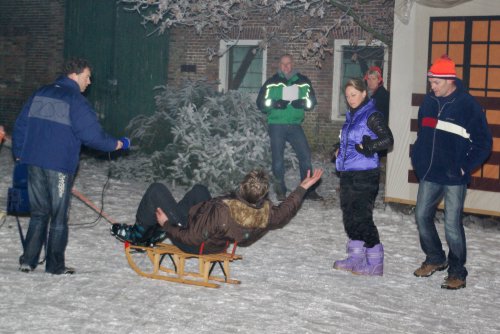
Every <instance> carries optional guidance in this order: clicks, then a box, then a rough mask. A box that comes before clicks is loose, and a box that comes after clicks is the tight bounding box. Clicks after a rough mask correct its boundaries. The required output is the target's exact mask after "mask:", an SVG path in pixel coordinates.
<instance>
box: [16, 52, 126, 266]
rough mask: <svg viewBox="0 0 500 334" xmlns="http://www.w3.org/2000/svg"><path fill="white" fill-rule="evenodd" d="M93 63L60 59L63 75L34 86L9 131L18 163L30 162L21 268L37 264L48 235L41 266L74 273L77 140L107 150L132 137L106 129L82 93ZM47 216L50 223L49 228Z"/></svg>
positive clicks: (120, 146) (122, 146)
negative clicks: (69, 259)
mask: <svg viewBox="0 0 500 334" xmlns="http://www.w3.org/2000/svg"><path fill="white" fill-rule="evenodd" d="M90 76H91V67H90V64H89V63H88V62H87V61H86V60H84V59H71V60H69V61H67V62H66V63H65V64H64V75H62V76H60V77H59V78H58V79H57V80H56V81H55V82H54V83H53V84H51V85H48V86H44V87H42V88H40V89H39V90H37V91H36V92H35V93H34V94H33V95H32V96H31V97H30V99H29V100H28V102H27V103H26V104H25V105H24V107H23V109H22V111H21V114H20V115H19V117H18V118H17V120H16V123H15V126H14V132H13V154H14V158H15V159H16V163H22V164H27V165H28V193H29V200H30V211H31V220H30V223H29V227H28V232H27V235H26V241H25V245H24V253H23V255H22V256H21V258H20V264H21V266H20V268H19V269H20V270H21V271H23V272H30V271H32V270H34V269H35V268H36V266H37V265H38V260H39V257H40V252H41V250H42V247H43V244H44V242H45V240H46V236H47V230H48V242H47V252H46V256H47V257H46V266H45V271H46V272H47V273H51V274H56V275H58V274H72V273H74V269H72V268H68V267H66V266H65V259H64V252H65V250H66V245H67V243H68V208H69V204H70V198H71V187H72V185H73V180H74V176H75V173H76V169H77V167H78V162H79V156H80V148H81V145H82V144H83V145H86V146H88V147H91V148H94V149H97V150H101V151H104V152H111V151H114V150H119V149H126V148H128V147H129V145H130V141H129V140H128V139H127V138H125V137H123V138H121V139H120V140H117V139H115V138H113V137H111V136H110V135H108V134H106V133H105V132H104V131H103V129H102V128H101V126H100V125H99V123H98V120H97V115H96V113H95V111H94V110H93V109H92V107H91V106H90V104H89V102H88V101H87V99H86V98H85V97H84V96H83V95H82V94H81V93H83V92H84V91H85V89H86V88H87V86H88V85H90ZM49 221H50V228H48V227H49Z"/></svg>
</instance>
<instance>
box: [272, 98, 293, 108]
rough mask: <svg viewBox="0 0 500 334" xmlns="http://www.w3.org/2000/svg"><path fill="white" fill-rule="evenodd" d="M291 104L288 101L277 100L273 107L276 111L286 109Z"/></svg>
mask: <svg viewBox="0 0 500 334" xmlns="http://www.w3.org/2000/svg"><path fill="white" fill-rule="evenodd" d="M289 102H290V101H286V100H276V101H273V105H272V107H273V108H274V109H285V108H286V106H287V105H288V103H289Z"/></svg>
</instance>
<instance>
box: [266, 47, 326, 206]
mask: <svg viewBox="0 0 500 334" xmlns="http://www.w3.org/2000/svg"><path fill="white" fill-rule="evenodd" d="M316 103H317V101H316V95H315V93H314V89H313V87H312V84H311V81H309V79H308V78H307V77H306V76H304V75H302V74H300V73H298V72H297V71H296V70H294V69H293V58H292V56H291V55H289V54H285V55H283V56H281V58H280V63H279V71H278V72H277V73H276V74H275V75H273V76H272V77H271V78H270V79H268V80H267V81H266V82H265V83H264V85H263V86H262V87H261V89H260V91H259V95H258V97H257V107H258V108H259V109H260V110H261V111H262V112H264V113H266V114H267V123H268V124H269V137H270V139H271V154H272V160H273V161H272V170H273V174H274V177H275V191H276V195H277V197H278V200H280V201H283V200H284V199H285V198H286V191H287V188H286V184H285V162H284V153H285V145H286V142H289V143H290V145H291V146H292V148H293V150H294V151H295V154H296V155H297V158H298V159H299V169H300V179H301V180H303V179H304V178H305V177H306V174H307V171H308V170H311V171H312V170H313V169H312V164H311V149H310V148H309V144H308V143H307V138H306V136H305V134H304V130H303V129H302V126H301V124H302V122H303V121H304V111H309V110H312V109H313V108H314V106H315V105H316ZM306 199H311V200H322V199H323V198H322V197H321V196H320V195H318V193H317V192H316V191H315V187H313V188H312V189H311V190H309V192H308V194H307V195H306Z"/></svg>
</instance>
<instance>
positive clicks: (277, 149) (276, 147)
mask: <svg viewBox="0 0 500 334" xmlns="http://www.w3.org/2000/svg"><path fill="white" fill-rule="evenodd" d="M268 130H269V137H270V138H271V153H272V159H273V163H272V168H273V175H274V178H275V185H276V189H275V190H276V192H277V193H281V194H286V184H285V161H284V155H285V145H286V142H289V143H290V145H291V146H292V148H293V150H294V151H295V154H296V155H297V159H298V160H299V169H300V179H301V180H303V179H305V178H306V176H307V170H311V173H312V164H311V150H310V149H309V144H308V143H307V138H306V135H305V134H304V130H303V129H302V126H300V125H284V124H269V129H268Z"/></svg>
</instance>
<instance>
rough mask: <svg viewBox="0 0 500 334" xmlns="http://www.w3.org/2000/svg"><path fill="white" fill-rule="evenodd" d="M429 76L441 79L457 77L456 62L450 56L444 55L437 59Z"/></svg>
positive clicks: (430, 69)
mask: <svg viewBox="0 0 500 334" xmlns="http://www.w3.org/2000/svg"><path fill="white" fill-rule="evenodd" d="M427 77H429V78H439V79H455V78H456V77H457V71H456V70H455V63H454V62H453V60H451V59H450V58H449V57H448V55H442V56H441V58H438V59H436V60H435V61H434V64H432V66H431V68H429V71H428V72H427Z"/></svg>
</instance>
